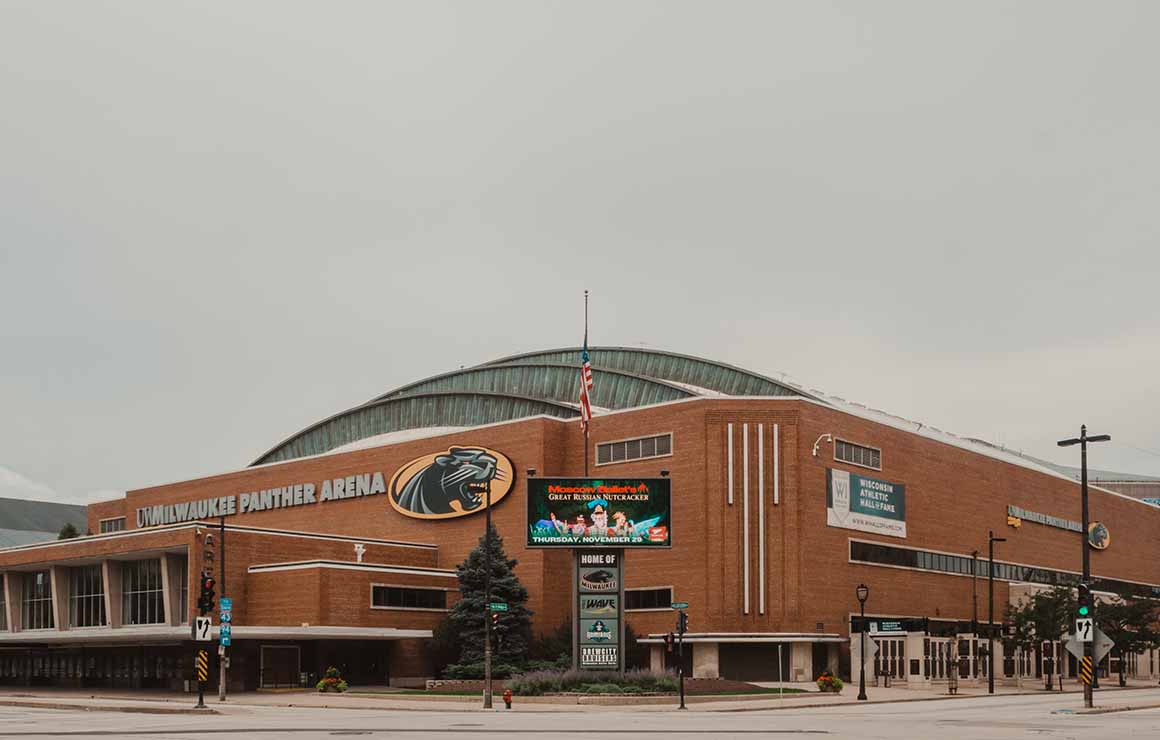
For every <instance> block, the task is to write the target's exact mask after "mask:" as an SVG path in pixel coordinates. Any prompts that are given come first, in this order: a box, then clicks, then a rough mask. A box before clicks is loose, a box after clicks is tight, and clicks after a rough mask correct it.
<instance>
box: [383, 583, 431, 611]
mask: <svg viewBox="0 0 1160 740" xmlns="http://www.w3.org/2000/svg"><path fill="white" fill-rule="evenodd" d="M371 606H389V607H398V608H403V609H446V608H447V592H446V591H443V590H442V589H432V588H400V587H399V586H371Z"/></svg>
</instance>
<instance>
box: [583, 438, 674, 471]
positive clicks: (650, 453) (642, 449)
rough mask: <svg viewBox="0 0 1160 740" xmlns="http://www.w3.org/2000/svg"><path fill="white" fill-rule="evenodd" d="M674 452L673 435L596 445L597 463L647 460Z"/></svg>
mask: <svg viewBox="0 0 1160 740" xmlns="http://www.w3.org/2000/svg"><path fill="white" fill-rule="evenodd" d="M672 453H673V435H671V434H657V435H653V436H651V437H637V438H636V439H623V440H620V441H618V442H602V443H600V444H598V445H596V464H597V465H607V464H609V463H618V462H628V461H630V460H647V459H649V458H652V457H666V456H668V455H671V454H672Z"/></svg>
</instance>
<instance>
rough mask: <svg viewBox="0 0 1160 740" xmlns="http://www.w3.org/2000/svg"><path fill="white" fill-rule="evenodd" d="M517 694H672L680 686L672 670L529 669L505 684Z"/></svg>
mask: <svg viewBox="0 0 1160 740" xmlns="http://www.w3.org/2000/svg"><path fill="white" fill-rule="evenodd" d="M504 686H505V687H507V688H509V689H511V690H512V693H514V694H516V695H517V696H543V695H544V694H564V693H584V694H669V693H673V692H675V691H676V690H677V677H676V676H674V675H673V674H672V673H654V672H652V671H626V672H625V674H624V676H623V677H622V676H618V675H616V674H615V673H609V672H603V671H529V672H528V673H523V674H521V675H518V676H512V678H510V679H509V680H508V681H507V682H506V683H505V684H504Z"/></svg>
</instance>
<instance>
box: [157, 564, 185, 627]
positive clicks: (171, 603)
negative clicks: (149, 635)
mask: <svg viewBox="0 0 1160 740" xmlns="http://www.w3.org/2000/svg"><path fill="white" fill-rule="evenodd" d="M169 564H170V558H169V553H164V552H163V553H161V606H162V608H163V609H164V610H165V623H166V624H168V625H170V626H172V625H177V624H181V622H175V621H173V618H174V616H176V615H175V614H174V612H175V611H177V601H178V599H177V598H176V594H174V593H173V579H172V578H171V577H170V573H169Z"/></svg>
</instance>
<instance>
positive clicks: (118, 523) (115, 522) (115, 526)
mask: <svg viewBox="0 0 1160 740" xmlns="http://www.w3.org/2000/svg"><path fill="white" fill-rule="evenodd" d="M123 529H125V517H123V516H119V517H117V518H116V519H102V520H101V534H108V533H109V532H120V531H122V530H123Z"/></svg>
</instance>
